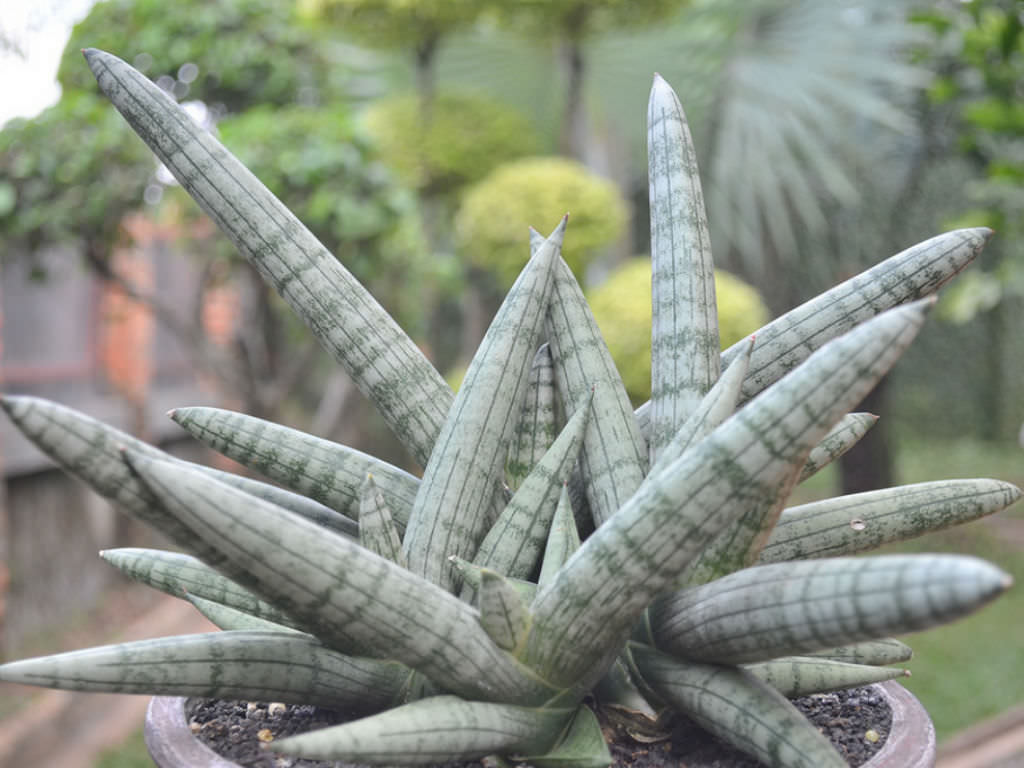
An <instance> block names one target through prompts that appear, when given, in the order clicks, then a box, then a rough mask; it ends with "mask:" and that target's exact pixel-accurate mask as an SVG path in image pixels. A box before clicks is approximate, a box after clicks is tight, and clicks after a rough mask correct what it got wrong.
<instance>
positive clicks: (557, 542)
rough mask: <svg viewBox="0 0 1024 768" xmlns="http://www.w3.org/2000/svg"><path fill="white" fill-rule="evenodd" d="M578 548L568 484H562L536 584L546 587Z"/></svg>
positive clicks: (578, 539) (578, 537)
mask: <svg viewBox="0 0 1024 768" xmlns="http://www.w3.org/2000/svg"><path fill="white" fill-rule="evenodd" d="M579 548H580V533H579V531H578V530H577V528H576V518H575V517H573V514H572V506H570V502H569V486H568V485H564V486H562V493H561V494H560V495H559V497H558V506H557V507H556V508H555V516H554V518H552V520H551V530H550V532H549V533H548V540H547V544H546V545H545V547H544V559H543V561H542V562H541V567H540V575H539V576H538V577H537V585H538V586H540V587H546V586H547V585H548V584H549V583H551V580H552V579H553V578H554V576H555V574H556V573H558V570H559V569H560V568H561V567H562V566H563V565H565V563H566V561H567V560H568V559H569V558H570V557H572V555H573V553H574V552H576V550H577V549H579Z"/></svg>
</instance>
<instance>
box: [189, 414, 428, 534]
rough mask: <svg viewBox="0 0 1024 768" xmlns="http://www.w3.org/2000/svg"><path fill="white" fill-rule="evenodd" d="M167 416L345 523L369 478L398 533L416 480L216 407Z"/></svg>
mask: <svg viewBox="0 0 1024 768" xmlns="http://www.w3.org/2000/svg"><path fill="white" fill-rule="evenodd" d="M170 417H171V418H172V419H173V420H174V421H175V422H177V423H178V424H179V425H181V427H182V428H183V429H185V430H186V431H187V432H188V433H189V434H190V435H192V436H193V437H194V438H196V439H197V440H201V441H202V442H203V443H205V444H206V445H208V446H210V447H211V448H213V449H214V450H215V451H218V452H219V453H222V454H224V455H225V456H227V457H228V458H231V459H234V460H235V461H237V462H238V463H239V464H242V465H243V466H246V467H249V468H250V469H254V470H256V471H257V472H260V473H262V474H263V475H265V476H267V477H269V478H270V479H271V480H274V481H275V482H278V483H281V484H282V485H284V486H287V487H288V488H291V489H292V490H294V491H296V492H298V493H301V494H303V495H304V496H308V497H309V498H310V499H315V500H316V501H318V502H320V503H321V504H325V505H326V506H328V507H330V508H331V509H333V510H335V511H336V512H339V513H341V514H344V515H347V516H348V517H350V518H358V517H359V488H360V486H361V485H362V483H363V481H364V480H365V479H366V475H367V473H372V474H373V476H374V478H375V482H376V483H377V486H378V488H379V489H380V491H381V493H383V494H384V498H385V499H387V500H388V505H389V507H390V508H391V512H392V514H393V515H394V516H395V521H396V522H397V523H398V525H399V527H400V528H401V529H403V530H404V529H405V524H406V522H408V520H409V511H410V510H411V509H412V503H413V500H414V499H415V498H416V491H417V490H418V489H419V485H420V481H419V479H418V478H416V477H414V476H413V475H411V474H409V473H408V472H406V471H405V470H402V469H399V468H398V467H395V466H392V465H391V464H388V463H387V462H386V461H381V460H380V459H377V458H375V457H373V456H369V455H367V454H365V453H362V452H361V451H357V450H355V449H354V448H349V447H348V446H346V445H339V444H338V443H334V442H331V441H330V440H324V439H322V438H319V437H315V436H313V435H308V434H306V433H305V432H300V431H299V430H297V429H290V428H289V427H283V426H281V425H280V424H274V423H273V422H270V421H265V420H263V419H257V418H255V417H254V416H248V415H246V414H244V413H236V412H234V411H227V410H224V409H222V408H206V407H191V408H175V409H174V410H173V411H171V412H170Z"/></svg>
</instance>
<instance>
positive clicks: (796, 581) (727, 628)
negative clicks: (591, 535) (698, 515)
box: [651, 555, 1012, 664]
mask: <svg viewBox="0 0 1024 768" xmlns="http://www.w3.org/2000/svg"><path fill="white" fill-rule="evenodd" d="M1011 583H1012V579H1011V578H1010V577H1009V576H1008V575H1007V574H1005V573H1004V572H1003V571H1001V570H999V569H998V568H996V567H995V566H993V565H990V564H989V563H986V562H985V561H984V560H979V559H977V558H974V557H962V556H957V555H879V556H875V557H861V558H850V557H836V558H828V559H824V560H806V561H798V562H787V563H773V564H771V565H760V566H756V567H753V568H747V569H745V570H742V571H740V572H738V573H734V574H731V575H729V576H726V577H725V578H722V579H719V580H717V581H714V582H711V583H710V584H705V585H703V586H700V587H694V588H691V589H687V590H682V591H680V592H676V593H675V594H673V595H670V596H668V597H666V598H664V599H662V600H659V601H658V602H657V603H656V604H655V606H654V607H653V608H652V610H651V624H652V626H653V628H654V637H655V642H656V643H657V645H658V647H659V648H661V649H663V650H665V651H666V652H668V653H671V654H672V655H674V656H678V657H679V658H685V659H690V660H693V661H702V662H709V663H720V664H743V663H749V662H755V661H766V660H768V659H773V658H777V657H779V656H798V655H803V654H804V653H805V652H806V651H816V650H821V649H823V648H829V647H831V646H835V645H843V644H849V643H856V642H859V641H861V640H872V639H875V638H881V637H887V636H889V635H894V634H902V633H905V632H916V631H917V630H920V629H926V628H928V627H932V626H935V625H936V624H942V623H945V622H947V621H952V620H953V619H957V618H960V617H961V616H965V615H966V614H968V613H970V612H971V611H974V610H976V609H978V608H980V607H981V606H983V605H985V604H986V603H988V602H989V601H991V600H993V599H994V598H995V597H997V596H998V595H999V594H1000V593H1002V592H1003V591H1005V590H1006V589H1007V588H1008V587H1009V586H1010V584H1011Z"/></svg>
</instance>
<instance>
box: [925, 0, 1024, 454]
mask: <svg viewBox="0 0 1024 768" xmlns="http://www.w3.org/2000/svg"><path fill="white" fill-rule="evenodd" d="M915 18H916V19H917V20H918V21H919V22H921V23H922V24H924V25H927V26H928V27H930V28H931V29H933V30H934V31H935V33H936V35H937V37H938V43H937V44H936V45H934V46H931V47H929V48H928V49H926V50H925V51H924V52H923V53H922V56H923V57H924V58H925V60H927V61H930V62H931V64H932V66H933V67H935V69H936V70H937V71H939V72H940V73H941V76H940V77H939V78H938V79H937V80H936V81H935V83H934V84H933V85H932V87H931V89H930V90H929V96H930V105H929V106H930V107H931V109H932V112H933V113H934V114H936V115H941V116H943V117H945V118H946V119H947V120H948V121H950V122H951V123H952V130H953V131H954V132H955V142H954V144H953V149H954V150H955V151H957V152H958V153H959V154H960V155H961V156H962V157H963V158H964V159H965V160H966V161H967V162H968V163H970V165H972V166H973V168H974V169H976V173H977V178H974V179H973V180H971V181H969V182H968V183H967V184H966V185H964V190H965V193H966V198H967V199H966V201H965V205H964V208H963V209H962V210H961V211H959V212H958V215H956V216H954V217H952V218H951V220H950V222H949V223H950V225H951V226H988V227H991V228H992V229H994V230H995V231H996V232H997V233H998V237H997V238H996V239H995V240H994V241H993V243H992V245H991V247H989V248H987V249H986V253H985V254H984V256H983V258H982V260H981V266H982V268H983V269H982V270H974V271H972V272H971V273H969V274H967V275H965V276H964V279H963V280H959V281H957V283H956V284H955V285H954V286H952V287H951V289H950V291H949V292H948V296H947V297H946V300H945V301H944V302H943V305H942V307H941V309H942V314H943V316H944V317H946V318H947V319H950V320H952V321H953V322H956V323H966V322H968V321H972V320H973V321H974V322H975V323H976V324H980V325H981V326H983V328H984V333H985V337H986V338H985V345H984V349H985V350H986V359H985V369H986V375H985V376H983V377H979V379H980V385H981V386H982V387H983V392H982V393H981V394H982V397H983V398H984V401H985V402H986V403H987V404H988V407H987V408H986V409H985V412H984V413H983V414H982V418H981V420H980V425H981V430H980V432H981V435H982V436H983V437H985V438H987V439H990V440H1000V439H1002V440H1008V439H1011V438H1013V437H1015V436H1016V433H1017V431H1018V429H1019V423H1020V421H1021V419H1022V418H1024V408H1022V406H1021V404H1020V395H1021V393H1022V392H1024V390H1022V389H1021V388H1020V387H1019V386H1017V385H1015V382H1016V381H1019V379H1020V374H1021V370H1020V369H1019V367H1016V366H1015V365H1014V363H1013V360H1015V359H1016V358H1019V356H1020V348H1019V347H1015V346H1014V345H1015V344H1016V340H1017V339H1018V338H1019V336H1020V334H1019V333H1015V332H1014V330H1013V329H1014V325H1015V320H1016V318H1017V317H1018V316H1019V314H1020V309H1021V306H1022V304H1024V106H1022V105H1024V15H1022V6H1021V3H1020V2H1019V0H971V2H943V3H936V4H934V5H933V6H932V7H930V8H928V9H925V10H922V11H920V12H919V13H918V14H916V16H915Z"/></svg>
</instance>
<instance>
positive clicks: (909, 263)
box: [636, 227, 992, 434]
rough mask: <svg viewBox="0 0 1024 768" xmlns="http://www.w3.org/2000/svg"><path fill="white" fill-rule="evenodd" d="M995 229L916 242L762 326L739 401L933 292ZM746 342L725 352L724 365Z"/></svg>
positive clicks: (645, 422) (643, 417)
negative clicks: (839, 339)
mask: <svg viewBox="0 0 1024 768" xmlns="http://www.w3.org/2000/svg"><path fill="white" fill-rule="evenodd" d="M991 234H992V231H991V230H990V229H987V228H984V227H978V228H975V229H958V230H954V231H952V232H946V233H944V234H941V235H937V236H936V237H933V238H931V239H929V240H925V241H924V242H922V243H918V244H917V245H913V246H911V247H910V248H907V249H906V250H905V251H901V252H900V253H898V254H896V255H895V256H891V257H889V258H888V259H886V260H885V261H883V262H881V263H879V264H876V265H875V266H874V267H872V268H870V269H868V270H865V271H864V272H861V273H860V274H859V275H856V276H854V277H852V278H850V279H849V280H847V281H846V282H843V283H840V284H839V285H837V286H835V287H834V288H832V289H830V290H828V291H825V292H824V293H822V294H819V295H818V296H816V297H815V298H813V299H811V300H810V301H807V302H805V303H804V304H801V305H800V306H799V307H796V308H795V309H792V310H790V311H789V312H787V313H786V314H784V315H782V316H781V317H778V318H776V319H775V320H773V321H772V322H770V323H769V324H768V325H766V326H764V327H763V328H761V329H760V330H758V331H757V332H756V333H755V334H754V335H755V336H756V337H757V344H756V345H755V347H754V353H753V356H752V358H751V362H750V372H749V374H748V375H747V380H746V382H744V385H743V393H742V395H741V396H740V401H741V402H745V401H746V400H749V399H750V398H752V397H753V396H754V395H756V394H757V393H758V392H760V391H761V390H763V389H765V388H766V387H768V386H770V385H771V384H772V382H774V381H777V380H778V379H780V378H781V377H782V376H784V375H785V374H786V372H787V371H790V370H792V369H793V368H795V367H796V366H797V365H799V364H800V362H801V361H803V360H805V359H806V358H807V356H808V355H809V354H811V352H813V351H814V350H815V349H818V348H819V347H820V346H821V345H823V344H824V343H825V342H827V341H829V340H830V339H833V338H835V337H836V336H839V335H841V334H843V333H845V332H846V331H848V330H849V329H851V328H853V327H854V326H855V325H857V324H858V323H861V322H863V321H864V320H867V319H868V318H871V317H874V316H875V315H877V314H879V313H881V312H884V311H886V310H887V309H891V308H892V307H895V306H898V305H900V304H904V303H906V302H909V301H913V300H914V299H919V298H922V297H925V296H930V295H932V294H934V293H935V292H936V291H938V290H939V289H940V288H941V287H942V286H944V285H945V284H946V283H947V282H948V281H949V280H951V279H953V277H955V276H956V275H957V274H958V273H959V272H960V271H961V270H963V269H964V267H966V266H967V265H968V264H970V263H971V262H972V261H973V260H974V258H975V257H976V256H977V255H978V254H979V253H981V249H982V248H983V247H984V246H985V243H986V242H987V241H988V238H989V237H990V236H991ZM745 343H746V342H745V341H739V342H737V343H736V344H733V345H732V346H731V347H729V349H727V350H725V352H723V353H722V367H723V368H724V367H725V366H726V365H728V364H729V363H730V362H732V359H733V358H734V357H735V356H736V355H738V354H739V353H740V350H741V349H742V348H743V345H744V344H745ZM636 415H637V421H638V423H639V424H640V426H641V428H642V429H643V431H644V434H647V433H648V432H649V430H650V419H651V414H650V402H647V403H644V404H643V405H642V406H640V408H638V409H637V413H636Z"/></svg>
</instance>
